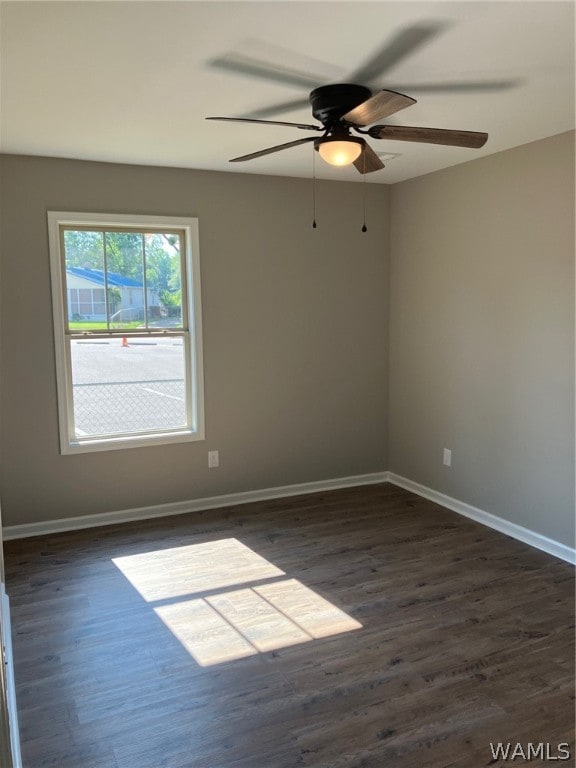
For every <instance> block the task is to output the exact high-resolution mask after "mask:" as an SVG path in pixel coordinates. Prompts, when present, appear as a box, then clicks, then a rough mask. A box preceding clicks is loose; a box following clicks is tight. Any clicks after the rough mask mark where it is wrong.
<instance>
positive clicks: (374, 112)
mask: <svg viewBox="0 0 576 768" xmlns="http://www.w3.org/2000/svg"><path fill="white" fill-rule="evenodd" d="M412 104H416V99H412V98H411V97H410V96H404V94H402V93H397V92H396V91H378V93H375V94H374V96H371V97H370V98H369V99H366V101H363V102H362V104H359V105H358V106H357V107H354V109H351V110H350V111H349V112H346V114H345V115H343V116H342V119H343V120H346V122H348V123H354V125H370V123H375V122H376V120H382V119H383V118H385V117H389V116H390V115H393V114H394V113H395V112H399V111H400V110H401V109H405V108H406V107H411V106H412Z"/></svg>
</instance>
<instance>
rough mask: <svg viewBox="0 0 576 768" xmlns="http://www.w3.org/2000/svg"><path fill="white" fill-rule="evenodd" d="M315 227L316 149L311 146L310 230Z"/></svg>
mask: <svg viewBox="0 0 576 768" xmlns="http://www.w3.org/2000/svg"><path fill="white" fill-rule="evenodd" d="M316 227H317V224H316V149H315V147H314V145H312V229H316Z"/></svg>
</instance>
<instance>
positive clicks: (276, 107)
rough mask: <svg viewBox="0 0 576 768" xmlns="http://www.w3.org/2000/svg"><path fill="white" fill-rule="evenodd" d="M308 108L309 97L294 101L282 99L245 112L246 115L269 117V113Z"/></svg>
mask: <svg viewBox="0 0 576 768" xmlns="http://www.w3.org/2000/svg"><path fill="white" fill-rule="evenodd" d="M304 107H308V108H310V99H308V98H306V99H295V100H294V101H284V102H281V103H280V104H271V105H270V106H268V107H263V108H262V109H255V110H253V111H252V112H250V113H248V114H246V117H252V116H254V117H269V116H271V115H281V114H282V113H283V112H293V111H294V110H295V109H303V108H304Z"/></svg>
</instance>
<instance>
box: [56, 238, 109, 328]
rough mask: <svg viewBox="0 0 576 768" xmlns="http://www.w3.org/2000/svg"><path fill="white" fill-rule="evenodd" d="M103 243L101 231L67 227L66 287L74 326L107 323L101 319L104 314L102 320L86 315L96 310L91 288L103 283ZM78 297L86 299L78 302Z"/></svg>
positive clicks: (68, 312) (69, 322) (101, 325)
mask: <svg viewBox="0 0 576 768" xmlns="http://www.w3.org/2000/svg"><path fill="white" fill-rule="evenodd" d="M103 243H104V236H103V233H102V232H90V231H86V230H70V229H65V230H64V256H65V265H66V287H67V288H68V289H70V296H69V305H68V308H67V318H68V325H69V327H70V328H71V329H72V330H75V331H76V330H78V331H83V330H90V329H94V328H102V327H103V326H104V325H105V324H104V323H103V322H102V320H105V317H102V318H101V319H100V321H98V320H94V319H89V318H88V317H86V315H90V316H91V315H92V314H93V309H92V291H93V290H94V289H95V288H96V289H98V287H99V286H104V245H103ZM100 290H103V288H102V287H101V288H100ZM78 294H80V297H78ZM79 301H81V302H84V303H83V304H79ZM103 314H104V315H105V312H104V313H103Z"/></svg>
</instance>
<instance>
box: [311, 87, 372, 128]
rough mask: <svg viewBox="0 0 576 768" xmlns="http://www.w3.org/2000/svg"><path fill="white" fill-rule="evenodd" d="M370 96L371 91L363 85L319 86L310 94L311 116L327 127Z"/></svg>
mask: <svg viewBox="0 0 576 768" xmlns="http://www.w3.org/2000/svg"><path fill="white" fill-rule="evenodd" d="M370 96H372V91H371V90H370V89H369V88H366V87H365V86H363V85H353V84H350V83H340V84H336V85H321V86H320V87H319V88H314V90H313V91H312V92H311V93H310V104H311V105H312V114H313V115H314V117H315V118H316V120H319V121H320V122H321V123H322V124H323V125H325V126H327V127H329V126H330V125H331V124H333V123H335V122H337V121H338V120H340V118H341V117H342V115H345V114H346V113H347V112H350V110H351V109H354V107H357V106H358V105H359V104H362V102H364V101H366V99H369V98H370Z"/></svg>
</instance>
